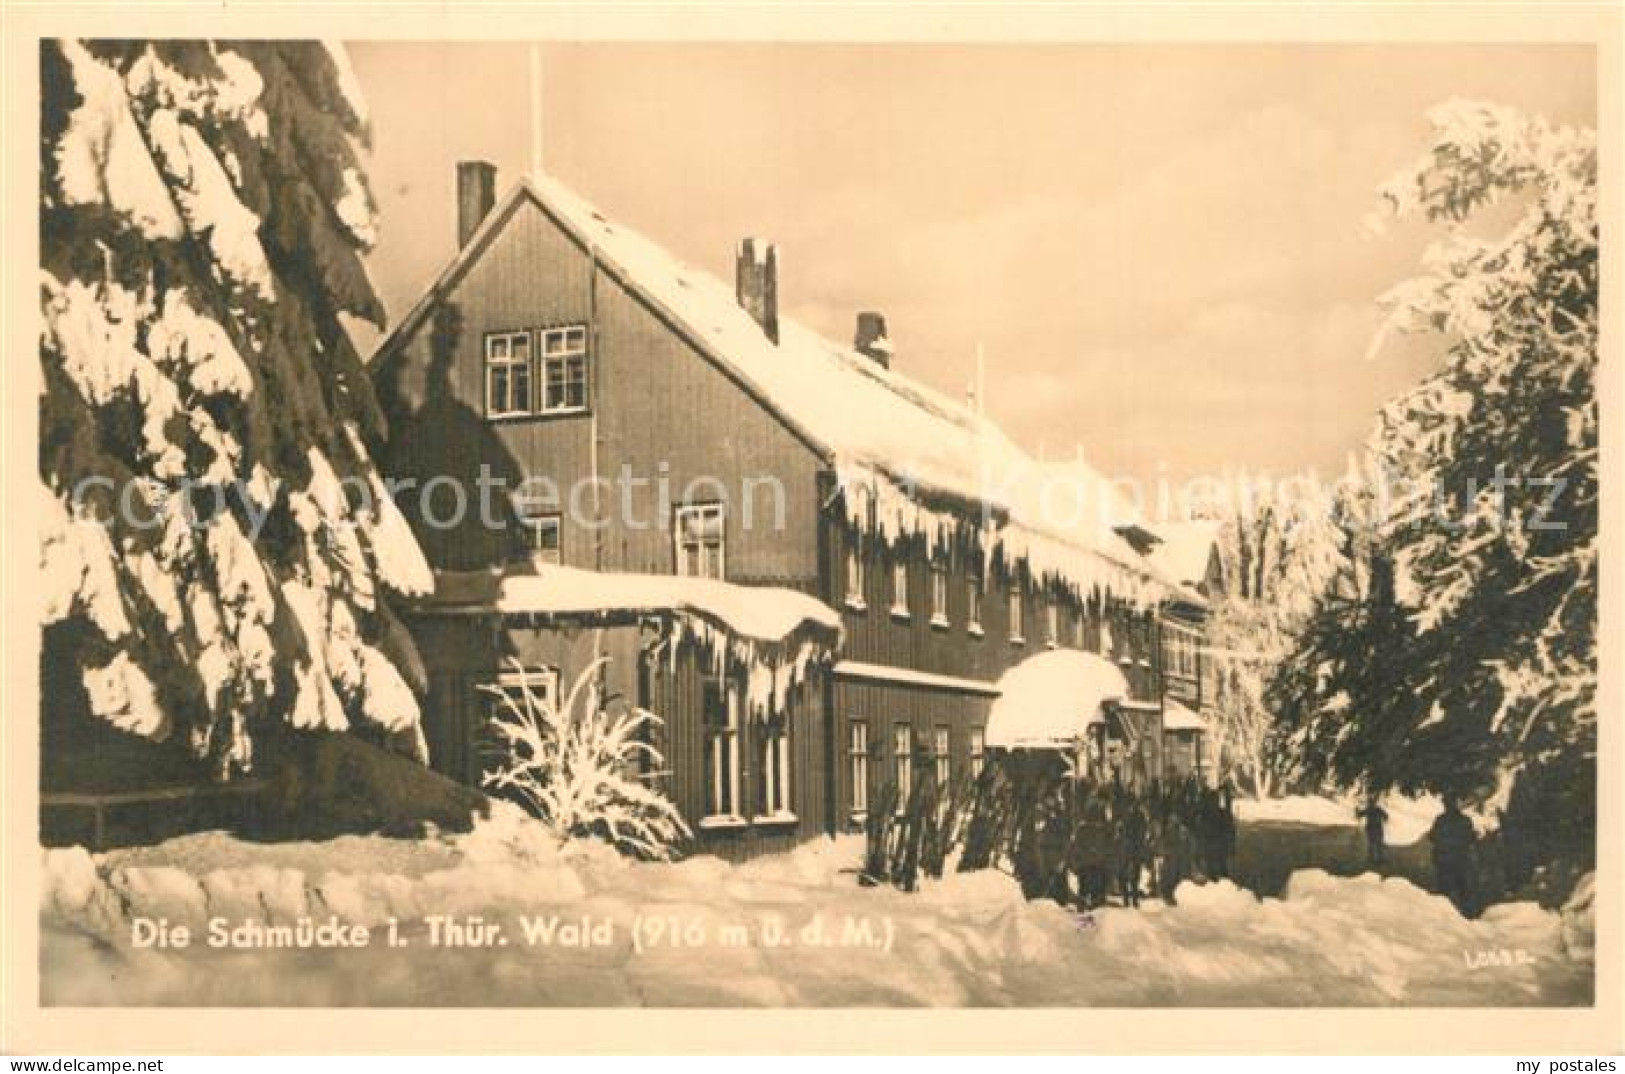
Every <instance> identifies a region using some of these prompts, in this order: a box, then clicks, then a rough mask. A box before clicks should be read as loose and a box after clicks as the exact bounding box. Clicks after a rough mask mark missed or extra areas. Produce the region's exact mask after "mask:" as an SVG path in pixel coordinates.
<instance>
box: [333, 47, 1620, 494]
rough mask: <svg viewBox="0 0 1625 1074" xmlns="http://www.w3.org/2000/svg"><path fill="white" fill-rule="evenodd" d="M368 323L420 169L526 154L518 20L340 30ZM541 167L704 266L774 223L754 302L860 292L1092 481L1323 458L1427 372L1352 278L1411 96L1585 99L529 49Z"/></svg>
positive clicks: (812, 305) (1384, 240)
mask: <svg viewBox="0 0 1625 1074" xmlns="http://www.w3.org/2000/svg"><path fill="white" fill-rule="evenodd" d="M350 50H351V55H352V57H353V59H354V63H355V67H356V70H357V73H358V76H359V78H360V80H361V83H362V87H363V90H364V92H365V93H366V96H367V98H368V102H369V104H370V107H371V109H372V125H373V152H372V156H371V162H370V169H369V170H370V175H371V178H372V184H373V189H374V192H375V194H376V195H377V197H378V201H379V208H380V214H381V219H380V228H379V235H380V239H379V243H378V247H377V249H376V250H375V251H374V253H373V254H372V256H371V258H370V268H371V271H372V274H373V279H374V281H375V283H376V284H377V286H378V288H379V291H380V293H381V295H382V297H383V300H384V303H385V306H386V307H387V309H388V311H389V314H390V317H391V318H392V319H393V318H398V317H400V316H402V315H403V314H404V313H405V311H406V310H407V309H408V308H409V307H410V306H411V304H412V303H413V302H414V301H415V300H416V298H417V297H418V296H419V295H420V294H421V293H422V291H423V289H424V288H425V287H426V286H427V285H428V283H429V282H430V281H431V280H432V278H433V276H434V274H435V273H436V272H437V271H438V270H439V268H440V267H441V266H442V265H443V264H444V263H445V261H446V259H447V258H449V257H450V256H451V254H452V247H453V244H454V232H455V223H454V220H455V212H454V198H453V172H454V167H455V163H456V161H458V160H462V159H473V158H479V159H486V160H490V161H493V162H494V163H496V164H497V166H498V168H499V169H500V171H499V176H498V188H499V194H500V192H501V191H503V190H506V189H507V188H508V187H509V186H510V185H511V183H512V182H513V181H514V180H515V179H516V178H517V177H518V176H519V175H520V174H521V172H522V171H523V170H524V169H526V168H527V167H528V166H529V162H530V156H531V149H530V119H529V88H528V74H527V63H528V60H527V56H528V47H527V46H526V45H524V44H508V43H503V44H478V43H469V44H452V45H437V44H417V43H401V42H389V43H352V44H351V45H350ZM542 51H543V57H544V59H543V63H544V70H545V104H544V109H543V116H544V124H543V126H544V131H545V133H544V136H543V145H544V158H545V167H546V169H547V170H548V171H549V172H550V173H552V174H553V175H555V176H557V177H558V178H560V179H562V180H563V181H565V182H566V183H568V184H569V185H571V186H572V187H573V188H575V189H576V190H577V191H579V192H580V193H581V194H583V195H584V196H585V197H587V198H588V199H589V200H591V201H593V202H595V203H597V205H598V206H599V207H600V208H601V209H603V210H604V211H605V212H606V214H607V215H608V216H609V217H610V218H611V219H613V220H618V221H620V222H622V223H625V224H627V225H629V226H631V227H633V228H636V229H637V230H639V231H642V232H643V233H644V234H646V235H648V236H649V237H650V238H652V239H654V240H656V241H658V242H660V243H661V244H662V245H664V246H665V247H666V248H668V249H669V250H671V251H672V252H673V253H675V254H676V255H677V256H678V257H680V258H682V259H683V260H686V261H689V262H691V263H695V264H698V265H701V266H703V267H705V268H707V269H709V270H710V271H712V272H714V273H716V274H717V275H719V276H721V277H723V278H724V279H731V278H732V272H733V246H734V243H735V241H736V240H737V239H738V238H740V237H741V236H744V235H747V234H753V235H760V236H763V237H766V238H770V239H772V240H774V241H776V242H777V243H778V244H779V248H780V255H781V267H780V289H779V293H780V306H781V310H782V311H783V312H784V313H786V314H788V315H790V316H792V317H795V318H796V319H798V320H801V321H803V322H804V323H807V324H809V325H811V326H812V327H814V328H816V329H818V330H819V331H821V332H823V333H825V334H826V335H829V336H830V337H832V338H834V339H837V340H845V341H850V339H851V334H852V327H853V318H854V316H855V314H856V312H857V311H858V310H860V309H871V308H872V309H878V310H881V311H882V312H883V313H885V315H886V317H887V320H888V322H889V325H890V329H891V335H892V339H893V341H894V343H895V344H896V346H897V351H898V354H897V358H896V361H895V367H896V368H898V369H901V370H905V371H907V372H908V373H909V374H910V375H912V376H915V377H918V378H919V379H921V380H924V381H926V382H927V383H930V384H932V385H934V386H935V387H937V388H940V389H942V390H945V391H948V392H951V393H953V394H954V395H956V396H962V395H963V393H964V391H965V388H966V385H967V383H968V382H969V380H970V379H971V376H972V371H973V369H974V364H975V358H974V355H975V348H976V344H977V342H978V341H980V342H981V343H982V344H983V346H984V348H985V351H986V354H987V367H988V393H987V395H988V399H987V405H988V410H989V413H990V414H991V415H992V416H993V417H995V418H996V419H998V420H999V421H1000V422H1001V423H1002V424H1004V426H1005V427H1006V428H1007V429H1008V430H1009V431H1010V432H1011V433H1012V434H1013V435H1014V436H1016V438H1017V439H1018V440H1020V441H1021V442H1022V443H1023V444H1024V445H1025V446H1026V447H1027V448H1028V449H1029V450H1032V451H1034V452H1037V451H1039V450H1040V449H1042V450H1043V451H1044V452H1045V453H1046V454H1047V455H1048V456H1050V457H1055V456H1060V455H1066V456H1070V455H1071V454H1072V452H1073V450H1074V446H1075V445H1078V444H1081V445H1082V446H1083V449H1084V452H1085V454H1086V456H1087V457H1088V458H1090V459H1091V460H1092V461H1094V462H1095V463H1096V464H1097V465H1098V466H1100V467H1101V468H1102V469H1103V470H1105V471H1106V472H1107V473H1108V474H1110V475H1112V476H1114V477H1119V476H1122V477H1132V478H1136V479H1138V480H1141V481H1155V480H1157V479H1158V478H1159V477H1167V478H1169V479H1171V480H1174V481H1181V480H1185V479H1186V478H1189V477H1192V476H1196V475H1203V474H1217V473H1221V472H1223V471H1224V470H1226V469H1227V468H1235V467H1242V468H1247V469H1249V470H1262V471H1268V472H1273V473H1283V472H1287V471H1298V470H1303V469H1306V468H1314V469H1315V470H1317V471H1318V472H1320V473H1322V474H1327V473H1335V472H1338V471H1340V470H1341V469H1342V460H1343V459H1344V458H1345V457H1346V455H1347V453H1348V452H1349V451H1350V450H1352V449H1353V448H1355V447H1356V446H1357V445H1358V444H1359V443H1360V442H1361V441H1362V440H1363V439H1364V438H1365V436H1366V435H1367V434H1368V432H1369V431H1370V428H1371V423H1372V419H1373V415H1374V413H1375V411H1376V409H1377V407H1378V406H1379V405H1380V404H1381V403H1382V402H1383V401H1385V400H1386V399H1388V398H1389V397H1391V396H1392V395H1394V394H1395V393H1396V392H1397V391H1398V390H1400V389H1401V388H1403V387H1404V386H1405V385H1407V384H1409V383H1411V382H1413V381H1415V380H1416V379H1417V378H1419V377H1420V376H1421V375H1422V374H1423V373H1424V372H1426V370H1427V369H1428V368H1429V364H1430V362H1431V361H1433V360H1434V359H1433V358H1432V357H1430V354H1432V353H1433V352H1432V351H1431V350H1430V349H1429V348H1426V347H1423V346H1419V345H1416V344H1412V343H1404V342H1402V343H1401V344H1400V345H1399V346H1390V347H1389V348H1388V349H1387V350H1385V351H1384V352H1383V353H1381V354H1380V355H1378V356H1377V357H1376V358H1374V359H1372V360H1369V361H1368V360H1367V359H1366V357H1365V356H1366V352H1367V350H1368V346H1369V343H1370V340H1371V337H1372V334H1373V331H1374V329H1375V327H1376V324H1377V320H1378V312H1377V307H1376V305H1375V299H1376V297H1377V296H1378V295H1379V294H1381V293H1382V292H1383V291H1384V290H1386V289H1387V288H1388V287H1390V286H1391V285H1393V284H1394V283H1396V282H1398V281H1399V280H1401V279H1403V278H1404V277H1405V276H1407V275H1409V274H1411V273H1412V271H1413V270H1414V269H1415V267H1416V266H1417V264H1418V258H1419V255H1420V251H1421V249H1422V247H1423V245H1424V244H1425V242H1426V241H1427V239H1428V235H1427V233H1426V232H1425V231H1423V230H1422V229H1421V228H1419V227H1406V228H1401V229H1398V230H1390V231H1389V233H1388V234H1387V235H1385V236H1381V237H1372V236H1370V235H1369V234H1368V233H1367V231H1366V229H1365V227H1364V221H1365V218H1366V216H1367V214H1368V213H1369V212H1370V211H1371V210H1372V209H1374V208H1375V207H1376V206H1377V199H1376V196H1375V195H1376V189H1377V187H1378V186H1379V185H1380V183H1381V182H1382V181H1383V180H1384V179H1386V178H1387V177H1388V176H1389V175H1390V174H1392V173H1393V172H1394V171H1395V170H1396V169H1397V168H1399V167H1400V166H1402V165H1403V164H1405V163H1406V162H1408V161H1409V160H1410V159H1412V158H1413V157H1415V156H1416V155H1417V154H1418V152H1420V150H1421V149H1422V148H1423V146H1424V144H1425V143H1424V139H1425V137H1426V134H1427V126H1426V123H1425V121H1424V118H1423V117H1424V113H1425V111H1426V109H1427V108H1428V107H1429V106H1430V105H1432V104H1434V103H1437V102H1439V101H1442V100H1444V99H1446V98H1449V97H1452V96H1460V97H1476V98H1483V99H1489V100H1494V101H1499V102H1503V103H1508V104H1513V105H1517V106H1520V107H1523V108H1526V109H1530V110H1534V111H1538V112H1540V113H1543V114H1545V115H1546V116H1548V117H1549V118H1552V119H1554V120H1558V121H1561V122H1567V123H1583V124H1585V125H1587V126H1595V123H1596V119H1595V73H1594V71H1595V68H1594V62H1593V56H1592V52H1591V50H1590V49H1589V48H1582V47H1566V46H1544V47H1542V46H1527V45H1519V46H1453V45H1452V46H1441V45H1403V46H1393V45H1373V46H1329V45H1315V46H1290V45H1256V46H1255V45H1183V46H1169V45H1054V46H1031V45H1009V46H1005V45H883V46H882V45H875V46H851V45H750V44H746V45H738V44H727V45H668V44H647V45H628V44H605V45H597V44H591V45H587V44H581V45H578V44H549V45H547V46H544V48H543V50H542Z"/></svg>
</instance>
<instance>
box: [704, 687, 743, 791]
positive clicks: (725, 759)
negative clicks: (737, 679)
mask: <svg viewBox="0 0 1625 1074" xmlns="http://www.w3.org/2000/svg"><path fill="white" fill-rule="evenodd" d="M705 815H706V817H707V818H709V819H716V820H737V819H739V692H738V691H737V690H734V689H732V688H730V687H728V686H726V685H725V684H724V683H723V681H722V680H721V679H707V680H706V682H705Z"/></svg>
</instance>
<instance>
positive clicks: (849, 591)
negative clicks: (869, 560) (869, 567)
mask: <svg viewBox="0 0 1625 1074" xmlns="http://www.w3.org/2000/svg"><path fill="white" fill-rule="evenodd" d="M846 605H847V607H849V608H858V609H862V608H865V607H867V606H868V605H866V604H865V603H864V600H863V556H862V555H861V554H860V549H859V547H858V538H857V536H856V535H854V536H853V537H852V547H850V548H848V549H847V550H846Z"/></svg>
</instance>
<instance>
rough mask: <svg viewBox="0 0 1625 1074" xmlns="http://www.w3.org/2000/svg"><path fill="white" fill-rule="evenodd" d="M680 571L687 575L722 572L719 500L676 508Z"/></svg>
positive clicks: (678, 568)
mask: <svg viewBox="0 0 1625 1074" xmlns="http://www.w3.org/2000/svg"><path fill="white" fill-rule="evenodd" d="M674 538H675V540H676V542H677V573H678V574H680V575H683V576H684V577H687V578H721V577H722V576H723V547H722V545H723V519H722V505H721V504H720V503H702V504H690V505H686V506H683V507H679V508H678V509H677V532H676V533H675V535H674Z"/></svg>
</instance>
